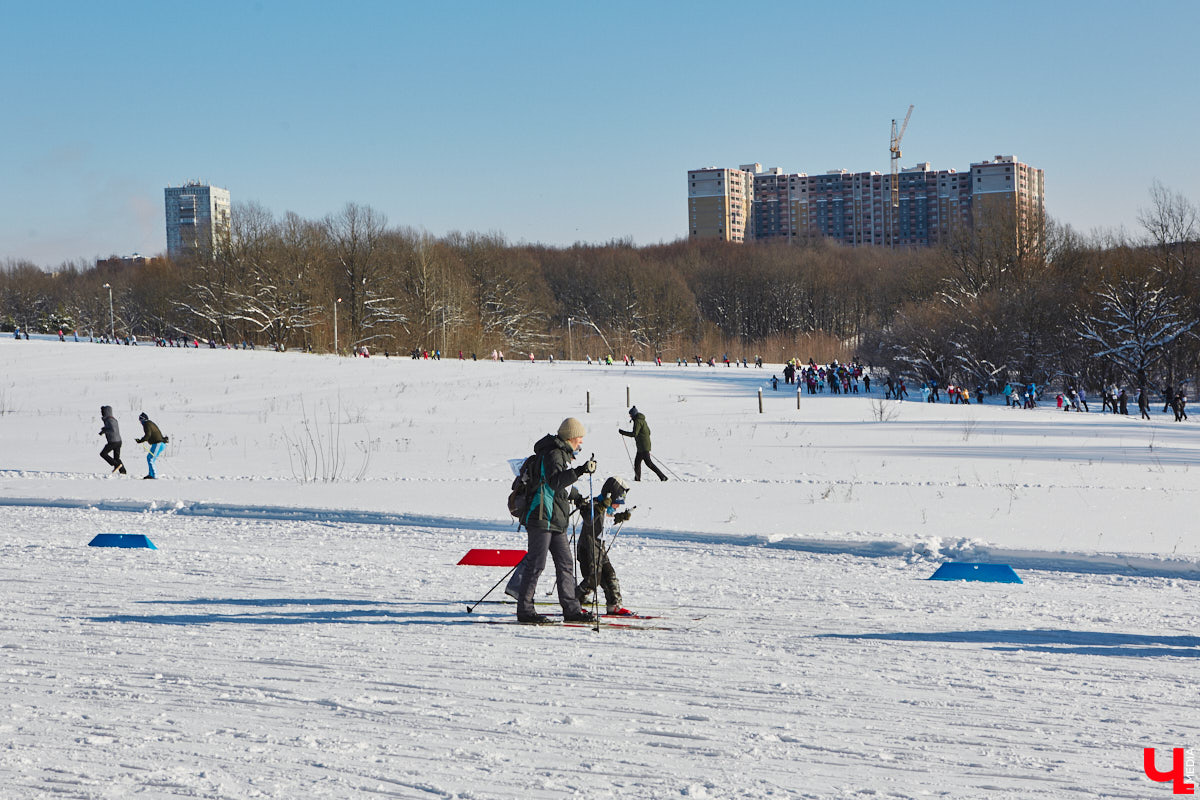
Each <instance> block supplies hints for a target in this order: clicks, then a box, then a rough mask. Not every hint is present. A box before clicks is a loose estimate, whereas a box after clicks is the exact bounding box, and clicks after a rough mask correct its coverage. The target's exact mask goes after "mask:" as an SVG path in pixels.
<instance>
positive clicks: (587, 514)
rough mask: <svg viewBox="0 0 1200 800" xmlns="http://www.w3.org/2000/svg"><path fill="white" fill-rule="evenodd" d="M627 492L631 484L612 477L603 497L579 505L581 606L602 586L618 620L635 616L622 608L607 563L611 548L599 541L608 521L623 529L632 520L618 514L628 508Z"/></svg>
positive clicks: (618, 586)
mask: <svg viewBox="0 0 1200 800" xmlns="http://www.w3.org/2000/svg"><path fill="white" fill-rule="evenodd" d="M628 491H629V484H627V483H626V482H625V481H623V480H621V479H620V478H618V477H616V476H613V477H611V478H609V479H608V480H606V481H605V482H604V486H603V487H602V488H601V489H600V494H598V495H596V496H595V497H594V498H592V499H591V500H585V499H583V498H582V497H581V498H580V499H579V501H578V503H577V505H578V507H579V514H580V519H581V525H580V529H579V543H578V545H577V546H576V548H575V552H576V555H577V556H578V557H579V574H580V576H581V577H582V578H583V580H582V581H581V582H580V584H579V588H578V590H577V596H578V598H579V603H580V605H581V606H586V605H587V604H588V603H590V602H591V595H592V592H594V591H595V590H596V584H597V582H599V584H600V587H601V588H602V589H603V590H604V605H605V608H606V609H607V612H608V613H609V614H613V615H616V616H619V617H629V616H633V612H632V611H630V610H629V609H627V608H624V607H622V606H621V584H620V583H619V582H618V581H617V572H616V570H615V569H613V565H612V562H611V561H609V560H608V548H607V547H606V546H605V545H604V540H603V539H602V538H600V537H601V536H602V535H603V533H604V518H605V517H607V516H611V517H612V520H613V522H614V523H615V524H617V525H620V524H621V523H623V522H625V521H626V520H628V519H629V517H630V516H631V514H630V512H629V511H617V510H616V509H617V508H618V507H620V506H622V505H624V504H625V494H626V492H628Z"/></svg>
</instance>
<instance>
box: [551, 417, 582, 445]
mask: <svg viewBox="0 0 1200 800" xmlns="http://www.w3.org/2000/svg"><path fill="white" fill-rule="evenodd" d="M586 435H587V428H585V427H583V423H582V422H580V421H579V420H577V419H575V418H574V417H567V418H566V419H564V420H563V421H562V425H559V426H558V438H560V439H562V440H563V441H564V442H565V441H567V440H568V439H575V438H578V437H580V436H586Z"/></svg>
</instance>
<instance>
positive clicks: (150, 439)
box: [134, 420, 167, 445]
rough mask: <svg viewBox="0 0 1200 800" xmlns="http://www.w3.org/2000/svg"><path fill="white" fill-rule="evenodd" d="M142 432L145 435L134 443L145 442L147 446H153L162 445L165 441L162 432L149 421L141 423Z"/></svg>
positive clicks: (165, 438)
mask: <svg viewBox="0 0 1200 800" xmlns="http://www.w3.org/2000/svg"><path fill="white" fill-rule="evenodd" d="M142 432H143V434H145V435H143V436H142V438H140V439H135V440H134V441H136V442H146V443H147V444H151V445H154V444H162V443H163V442H165V441H166V440H167V437H165V436H163V435H162V431H160V430H159V429H158V426H157V425H155V424H154V423H153V422H151V421H150V420H146V421H145V422H143V423H142Z"/></svg>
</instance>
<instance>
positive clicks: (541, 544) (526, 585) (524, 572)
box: [513, 528, 580, 617]
mask: <svg viewBox="0 0 1200 800" xmlns="http://www.w3.org/2000/svg"><path fill="white" fill-rule="evenodd" d="M528 534H529V546H528V548H527V552H526V553H525V558H524V559H522V560H521V563H520V565H518V566H517V573H519V574H520V576H521V577H520V585H519V586H520V588H519V589H518V590H517V616H520V617H524V616H529V615H531V614H535V613H537V612H536V607H535V606H534V595H535V594H536V593H537V582H538V578H539V577H541V575H542V570H544V569H545V568H546V553H547V552H548V553H549V554H550V556H551V558H553V559H554V573H555V582H556V584H557V585H558V602H559V604H560V605H561V606H562V610H563V614H577V613H579V608H580V607H579V599H578V598H577V597H576V596H575V557H574V555H573V554H572V553H571V543H570V542H569V541H567V535H566V534H565V533H551V532H550V531H548V530H544V529H538V528H530V529H529V530H528ZM513 577H514V578H515V577H516V575H514V576H513Z"/></svg>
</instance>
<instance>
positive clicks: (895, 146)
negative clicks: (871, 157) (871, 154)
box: [888, 105, 913, 208]
mask: <svg viewBox="0 0 1200 800" xmlns="http://www.w3.org/2000/svg"><path fill="white" fill-rule="evenodd" d="M912 112H913V107H912V106H911V105H910V106H909V107H908V113H907V114H905V115H904V124H903V125H901V126H900V132H899V133H897V132H896V120H892V144H891V147H889V148H888V149H889V150H891V152H892V208H899V207H900V140H901V139H903V138H904V131H905V130H906V129H907V128H908V118H909V117H911V116H912Z"/></svg>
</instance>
